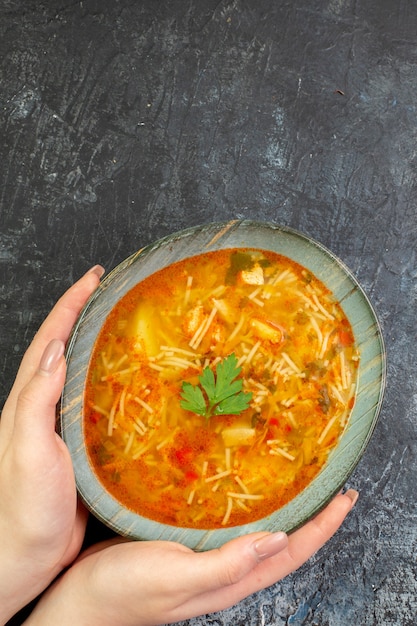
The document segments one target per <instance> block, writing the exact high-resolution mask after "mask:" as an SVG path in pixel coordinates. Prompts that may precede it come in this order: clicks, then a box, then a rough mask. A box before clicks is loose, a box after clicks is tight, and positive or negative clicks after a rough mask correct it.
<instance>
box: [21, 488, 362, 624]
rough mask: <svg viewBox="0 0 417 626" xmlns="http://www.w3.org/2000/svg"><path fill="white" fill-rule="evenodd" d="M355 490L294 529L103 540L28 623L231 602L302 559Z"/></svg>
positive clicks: (176, 614) (175, 613)
mask: <svg viewBox="0 0 417 626" xmlns="http://www.w3.org/2000/svg"><path fill="white" fill-rule="evenodd" d="M356 498H357V493H356V492H355V491H348V492H347V493H346V494H344V495H338V496H336V498H335V499H334V500H333V501H332V502H331V503H330V504H329V505H328V506H327V508H326V509H325V510H324V511H322V512H321V513H320V514H319V515H318V516H317V517H316V518H315V519H313V520H312V521H310V522H308V523H307V524H306V525H305V526H304V527H303V528H301V529H300V530H297V531H296V532H294V533H293V534H291V535H290V536H289V537H287V536H286V535H285V534H284V533H275V534H268V533H256V534H252V535H246V536H244V537H240V538H238V539H235V540H233V541H231V542H229V543H227V544H226V545H224V546H223V547H222V548H220V549H219V550H211V551H209V552H202V553H194V552H193V551H192V550H190V549H188V548H186V547H184V546H182V545H180V544H177V543H171V542H166V541H152V542H127V541H125V540H123V539H121V538H120V539H115V540H110V541H108V542H104V543H103V544H98V545H96V546H93V547H92V548H90V549H88V550H87V551H86V552H85V553H83V554H81V556H80V557H79V559H78V560H77V561H76V562H75V563H74V565H72V567H71V568H70V569H69V570H67V572H65V574H64V575H63V576H62V577H60V578H59V579H58V580H57V581H56V582H55V583H54V585H53V586H52V587H51V588H50V589H49V590H48V591H47V592H46V593H45V594H44V596H43V597H42V599H41V600H40V602H39V604H38V605H37V607H36V608H35V610H34V612H33V613H32V615H31V616H30V618H29V619H28V621H27V622H25V623H26V624H28V625H29V624H32V625H36V624H39V625H42V626H55V624H58V623H59V624H60V625H61V626H66V625H67V624H68V625H72V624H74V623H76V624H79V626H87V625H88V626H95V625H97V626H114V624H117V625H118V626H144V625H147V626H151V625H156V624H167V623H173V622H176V621H179V620H184V619H188V618H190V617H194V616H197V615H202V614H205V613H212V612H214V611H219V610H221V609H224V608H226V607H229V606H231V605H233V604H235V603H237V602H238V601H239V600H241V599H243V598H245V597H246V596H248V595H250V594H252V593H253V592H255V591H258V590H260V589H263V588H265V587H268V586H270V585H272V584H273V583H275V582H277V581H278V580H280V579H281V578H283V577H284V576H286V575H288V574H290V573H291V572H293V571H294V570H296V569H297V568H298V567H300V566H301V565H302V564H303V563H304V562H305V561H307V559H308V558H309V557H310V556H311V555H312V554H313V553H314V552H316V551H317V550H318V549H319V548H321V547H322V546H323V545H324V544H325V543H326V541H327V540H328V539H330V537H331V536H332V535H333V534H334V533H335V532H336V530H337V529H338V528H339V526H340V524H341V523H342V522H343V520H344V518H345V517H346V515H347V514H348V512H349V511H350V510H351V508H352V506H353V505H354V503H355V501H356Z"/></svg>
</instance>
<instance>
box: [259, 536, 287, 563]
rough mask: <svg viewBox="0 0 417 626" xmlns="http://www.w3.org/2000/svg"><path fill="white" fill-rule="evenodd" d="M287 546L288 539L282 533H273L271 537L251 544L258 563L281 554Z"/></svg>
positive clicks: (262, 538)
mask: <svg viewBox="0 0 417 626" xmlns="http://www.w3.org/2000/svg"><path fill="white" fill-rule="evenodd" d="M287 545H288V537H287V535H286V534H285V533H283V532H277V533H273V534H271V535H265V537H261V538H260V539H257V541H255V542H254V544H253V549H254V550H255V552H256V555H257V557H258V559H259V561H264V560H265V559H269V558H270V557H271V556H274V555H275V554H278V553H279V552H282V550H284V548H286V547H287Z"/></svg>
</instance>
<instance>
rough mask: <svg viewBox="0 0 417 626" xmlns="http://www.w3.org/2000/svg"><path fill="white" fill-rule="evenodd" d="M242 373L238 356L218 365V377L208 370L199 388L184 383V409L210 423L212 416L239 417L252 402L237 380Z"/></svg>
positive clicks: (201, 377) (233, 355) (200, 379)
mask: <svg viewBox="0 0 417 626" xmlns="http://www.w3.org/2000/svg"><path fill="white" fill-rule="evenodd" d="M241 369H242V368H241V367H238V365H237V357H236V355H235V354H230V355H229V356H228V357H226V358H225V359H223V361H220V362H219V363H218V364H217V365H216V375H214V372H213V370H212V369H211V368H210V367H209V366H207V367H205V368H204V369H203V372H202V374H200V376H199V377H198V380H199V381H200V385H196V386H194V385H192V384H191V383H188V382H183V384H182V387H181V398H182V399H181V403H180V404H181V407H182V408H183V409H186V410H187V411H192V412H193V413H197V414H198V415H203V416H204V417H206V418H207V419H208V418H209V417H211V416H212V415H238V414H239V413H241V412H242V411H244V410H245V409H247V408H248V406H249V403H250V401H251V399H252V392H247V393H246V392H243V391H242V387H243V381H242V379H241V378H237V376H239V374H240V371H241ZM235 379H236V380H235Z"/></svg>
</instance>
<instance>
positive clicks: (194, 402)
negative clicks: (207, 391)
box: [181, 382, 207, 415]
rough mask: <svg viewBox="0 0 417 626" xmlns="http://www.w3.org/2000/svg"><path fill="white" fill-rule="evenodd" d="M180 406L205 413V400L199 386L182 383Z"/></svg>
mask: <svg viewBox="0 0 417 626" xmlns="http://www.w3.org/2000/svg"><path fill="white" fill-rule="evenodd" d="M182 398H183V400H182V401H181V406H182V408H183V409H186V410H187V411H192V412H193V413H198V415H205V414H206V411H207V406H206V400H205V398H204V395H203V392H202V391H201V388H200V387H194V385H192V384H191V383H187V382H183V383H182Z"/></svg>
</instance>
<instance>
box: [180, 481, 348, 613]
mask: <svg viewBox="0 0 417 626" xmlns="http://www.w3.org/2000/svg"><path fill="white" fill-rule="evenodd" d="M356 498H357V492H354V491H348V492H346V494H344V495H342V494H341V495H338V496H336V498H335V499H334V500H333V501H332V502H331V503H330V504H329V505H328V506H327V507H326V509H324V510H323V511H322V512H321V513H320V514H319V515H318V516H317V517H316V518H315V519H314V520H311V521H310V522H308V523H307V524H306V525H305V526H303V527H302V528H300V529H299V530H297V531H295V532H294V533H293V534H291V535H290V536H289V538H288V545H287V547H284V549H283V550H278V551H277V552H276V553H274V551H273V549H272V550H271V551H268V542H270V541H271V539H270V537H273V535H264V538H263V539H262V538H258V539H257V540H255V543H256V544H257V547H256V552H257V554H258V557H259V554H262V553H263V552H264V553H265V555H266V556H265V557H264V558H260V559H259V560H257V559H256V558H255V559H250V558H249V559H245V558H243V560H241V561H240V567H241V569H240V570H239V559H240V557H239V554H238V553H236V552H240V550H241V549H242V547H243V546H242V541H241V540H243V539H245V538H241V539H238V540H236V541H233V542H230V543H229V544H226V546H224V549H220V550H219V551H218V557H217V558H216V557H213V558H214V560H215V563H214V566H213V564H211V566H210V564H209V568H208V570H207V571H206V579H207V580H206V590H205V591H203V589H204V572H202V576H203V579H202V580H201V581H200V585H199V589H200V593H199V595H195V596H194V597H190V598H189V600H188V602H187V603H186V604H184V605H183V606H182V607H181V608H180V609H179V611H178V613H177V614H176V619H177V620H178V619H184V618H185V617H188V616H192V615H198V614H202V613H206V612H213V611H220V610H223V609H225V608H227V607H230V606H232V605H233V604H236V603H237V602H239V601H240V600H242V599H244V598H246V597H247V596H249V595H250V594H252V593H255V592H256V591H259V590H261V589H265V588H266V587H269V586H271V585H273V584H274V583H276V582H277V581H279V580H281V579H282V578H284V577H285V576H287V575H288V574H290V573H291V572H294V571H295V570H296V569H298V568H299V567H300V566H301V565H302V564H303V563H305V562H306V561H307V560H308V559H309V558H310V557H311V556H312V555H313V554H314V553H315V552H316V551H317V550H319V549H320V548H321V547H322V546H323V545H324V544H325V543H326V541H328V540H329V539H330V538H331V537H332V535H333V534H334V533H335V532H336V530H337V529H338V528H339V527H340V525H341V524H342V522H343V520H344V519H345V517H346V515H347V514H348V513H349V511H350V510H351V509H352V507H353V505H354V503H355V500H356ZM248 537H250V538H251V537H252V536H248ZM248 537H246V539H247V538H248ZM248 548H249V552H250V551H253V549H254V546H252V547H251V546H246V547H243V549H244V550H248ZM205 554H207V553H205ZM209 554H210V553H209ZM200 556H201V557H204V553H203V554H202V555H200ZM221 570H224V572H226V571H229V575H227V574H226V575H225V573H223V574H222V571H221ZM231 572H233V573H234V574H233V576H230V573H231ZM240 575H241V577H240V578H239V576H240ZM228 577H229V578H230V584H229V585H227V584H226V585H225V586H223V587H222V586H221V584H222V583H227V578H228ZM196 578H198V577H197V576H196ZM210 579H211V580H210ZM216 580H217V583H218V584H219V586H218V587H217V588H216V584H215V581H216ZM233 580H235V582H233ZM193 588H194V587H193ZM179 616H180V617H179Z"/></svg>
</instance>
